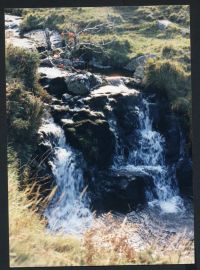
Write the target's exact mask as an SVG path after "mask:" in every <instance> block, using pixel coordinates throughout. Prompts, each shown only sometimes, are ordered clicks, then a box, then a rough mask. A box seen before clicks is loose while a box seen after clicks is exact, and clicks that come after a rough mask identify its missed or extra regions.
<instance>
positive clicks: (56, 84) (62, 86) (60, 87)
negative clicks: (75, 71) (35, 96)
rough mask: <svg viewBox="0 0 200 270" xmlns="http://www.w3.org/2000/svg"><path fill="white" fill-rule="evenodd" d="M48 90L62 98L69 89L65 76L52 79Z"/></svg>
mask: <svg viewBox="0 0 200 270" xmlns="http://www.w3.org/2000/svg"><path fill="white" fill-rule="evenodd" d="M46 90H47V91H48V93H49V94H51V95H53V96H55V97H57V98H62V95H63V94H65V93H66V92H67V91H68V87H67V83H66V79H65V78H64V77H57V78H54V79H51V80H50V82H49V84H48V87H47V88H46Z"/></svg>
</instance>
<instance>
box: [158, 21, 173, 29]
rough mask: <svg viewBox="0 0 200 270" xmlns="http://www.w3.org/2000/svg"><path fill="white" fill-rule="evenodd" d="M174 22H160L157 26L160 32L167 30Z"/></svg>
mask: <svg viewBox="0 0 200 270" xmlns="http://www.w3.org/2000/svg"><path fill="white" fill-rule="evenodd" d="M171 24H172V22H170V21H169V20H158V21H157V26H158V28H159V29H160V30H165V29H167V28H168V27H169V25H171Z"/></svg>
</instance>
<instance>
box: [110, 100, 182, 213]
mask: <svg viewBox="0 0 200 270" xmlns="http://www.w3.org/2000/svg"><path fill="white" fill-rule="evenodd" d="M138 118H139V128H138V142H137V143H138V146H137V149H133V150H131V151H129V156H128V159H126V160H125V158H124V157H123V150H122V149H120V148H122V147H121V145H120V140H119V137H120V135H119V133H118V130H117V125H116V123H115V121H114V120H113V121H110V126H111V129H113V130H115V132H114V134H115V137H116V141H117V147H116V149H115V153H116V154H115V156H114V158H113V166H112V168H114V169H115V170H127V171H128V172H129V173H131V172H132V173H138V172H141V173H143V175H145V174H146V175H147V176H151V177H152V178H153V182H154V186H155V193H156V195H155V194H153V193H152V192H151V191H149V190H148V191H147V192H146V197H147V201H148V205H149V207H153V208H154V207H156V208H159V209H160V210H161V213H179V212H182V211H184V203H183V199H182V198H181V197H180V196H179V189H178V185H177V181H176V165H175V164H173V165H171V166H168V165H167V164H166V161H165V139H164V137H163V136H162V135H161V134H160V133H159V132H157V131H155V130H153V127H152V120H151V118H150V112H149V104H148V102H147V100H145V99H143V101H142V104H141V106H140V108H138ZM181 151H182V150H181ZM182 152H183V151H182ZM182 152H181V153H180V158H182V155H183V153H182Z"/></svg>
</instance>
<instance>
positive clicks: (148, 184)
mask: <svg viewBox="0 0 200 270" xmlns="http://www.w3.org/2000/svg"><path fill="white" fill-rule="evenodd" d="M153 189H154V182H153V178H152V177H151V176H150V175H148V174H146V173H143V172H138V171H135V172H133V171H132V172H129V171H127V170H123V169H121V170H120V169H119V170H107V171H100V172H98V174H97V173H96V174H95V180H93V181H91V183H90V190H91V200H92V202H93V206H94V208H95V209H97V210H104V211H108V210H115V211H125V212H126V211H131V210H133V209H136V208H137V207H138V206H139V205H141V204H145V203H146V201H147V198H146V191H148V190H153Z"/></svg>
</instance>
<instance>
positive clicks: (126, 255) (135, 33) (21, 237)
mask: <svg viewBox="0 0 200 270" xmlns="http://www.w3.org/2000/svg"><path fill="white" fill-rule="evenodd" d="M18 12H21V11H19V10H18ZM21 13H22V15H23V16H24V21H23V25H22V28H24V29H25V28H26V27H27V25H28V22H29V21H28V20H29V19H28V18H30V16H33V17H34V18H36V19H37V20H36V21H34V23H33V24H31V23H30V24H29V25H28V26H29V29H33V28H35V27H41V24H42V23H43V22H44V20H46V18H48V17H49V19H48V24H49V25H50V26H51V27H52V28H56V29H58V30H59V31H62V30H64V29H66V28H73V27H74V25H72V23H71V22H72V21H73V22H75V24H78V25H79V26H80V27H81V26H83V25H84V24H86V22H88V21H92V22H94V23H99V22H105V21H106V20H107V16H108V14H109V15H110V16H112V18H113V20H115V21H116V23H115V25H116V28H115V30H114V32H111V33H103V34H101V35H94V36H90V38H91V39H95V40H98V39H104V40H108V39H113V37H115V36H118V37H119V38H120V39H121V40H128V41H129V43H130V44H131V51H130V54H129V57H130V58H131V57H133V56H136V55H138V54H140V53H156V54H158V55H159V56H160V57H162V58H163V55H162V49H163V47H166V46H170V47H173V48H174V53H173V55H172V56H171V57H170V61H171V60H176V61H178V62H179V63H180V65H181V66H182V67H183V68H184V69H185V70H187V71H189V70H190V63H189V60H188V59H190V40H189V38H187V37H183V36H182V35H181V29H185V28H188V25H189V19H188V18H189V17H188V16H189V15H188V11H187V7H157V6H155V7H131V8H124V9H117V8H106V7H104V8H87V9H86V8H82V9H81V10H80V9H60V8H56V9H51V10H50V11H49V10H44V9H36V10H33V9H32V10H23V11H22V12H21ZM151 14H153V15H151ZM152 16H153V17H154V19H152ZM156 19H171V20H173V21H174V22H175V25H173V26H172V27H171V28H169V29H168V30H167V31H164V32H162V31H160V30H158V29H157V27H155V20H156ZM177 22H178V24H177ZM85 38H86V39H87V38H88V37H87V36H85ZM10 164H11V165H10V166H9V215H10V256H11V257H10V258H11V266H50V265H51V266H53V265H54V266H56V265H57V266H58V265H101V264H104V265H106V264H125V263H130V264H134V263H135V264H151V263H157V264H158V263H180V262H181V263H185V262H187V263H189V262H192V258H191V257H189V258H181V257H180V254H179V253H180V251H175V249H172V250H171V252H168V254H167V253H166V252H163V254H165V255H163V256H162V257H159V256H158V255H155V254H152V252H149V250H146V251H144V252H143V253H139V254H137V253H135V252H134V251H133V249H130V247H127V245H126V244H125V242H126V241H125V240H126V237H127V235H125V234H124V235H123V234H122V237H121V238H120V237H118V238H116V237H114V238H113V235H112V234H111V233H110V232H112V231H113V227H112V226H109V227H107V228H106V226H104V225H102V227H98V229H97V230H96V229H95V228H94V229H92V230H91V231H89V232H88V233H87V234H86V236H85V238H84V239H83V240H80V239H76V238H72V237H68V236H53V235H49V234H47V233H46V229H45V225H46V224H45V221H44V220H42V219H41V218H40V217H39V216H38V214H37V213H36V212H35V210H34V209H36V208H37V204H38V201H37V199H36V200H35V201H30V200H27V194H29V193H30V190H28V189H27V190H26V191H23V192H22V191H19V188H18V182H19V176H18V170H17V167H18V164H17V163H16V162H13V161H12V162H11V163H10ZM36 198H37V196H36ZM40 203H41V202H40ZM111 224H113V226H115V227H117V229H116V231H115V232H116V234H115V235H119V233H121V232H122V230H121V226H120V224H117V223H115V222H113V223H111ZM128 226H129V225H127V228H126V229H127V230H128V231H129V227H128ZM125 231H126V230H125V229H124V230H123V232H125ZM95 235H98V245H97V244H96V242H95ZM105 235H108V237H107V240H105V242H106V241H107V242H109V243H110V245H111V251H110V252H108V251H107V250H106V249H105V248H102V247H101V246H100V245H99V243H100V242H99V241H100V239H104V237H105ZM102 241H103V240H102ZM120 247H121V248H122V250H121V253H120V254H121V255H120V256H119V253H118V250H119V248H120ZM184 248H185V249H186V248H187V244H184V245H183V249H184ZM177 250H178V248H177Z"/></svg>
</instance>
